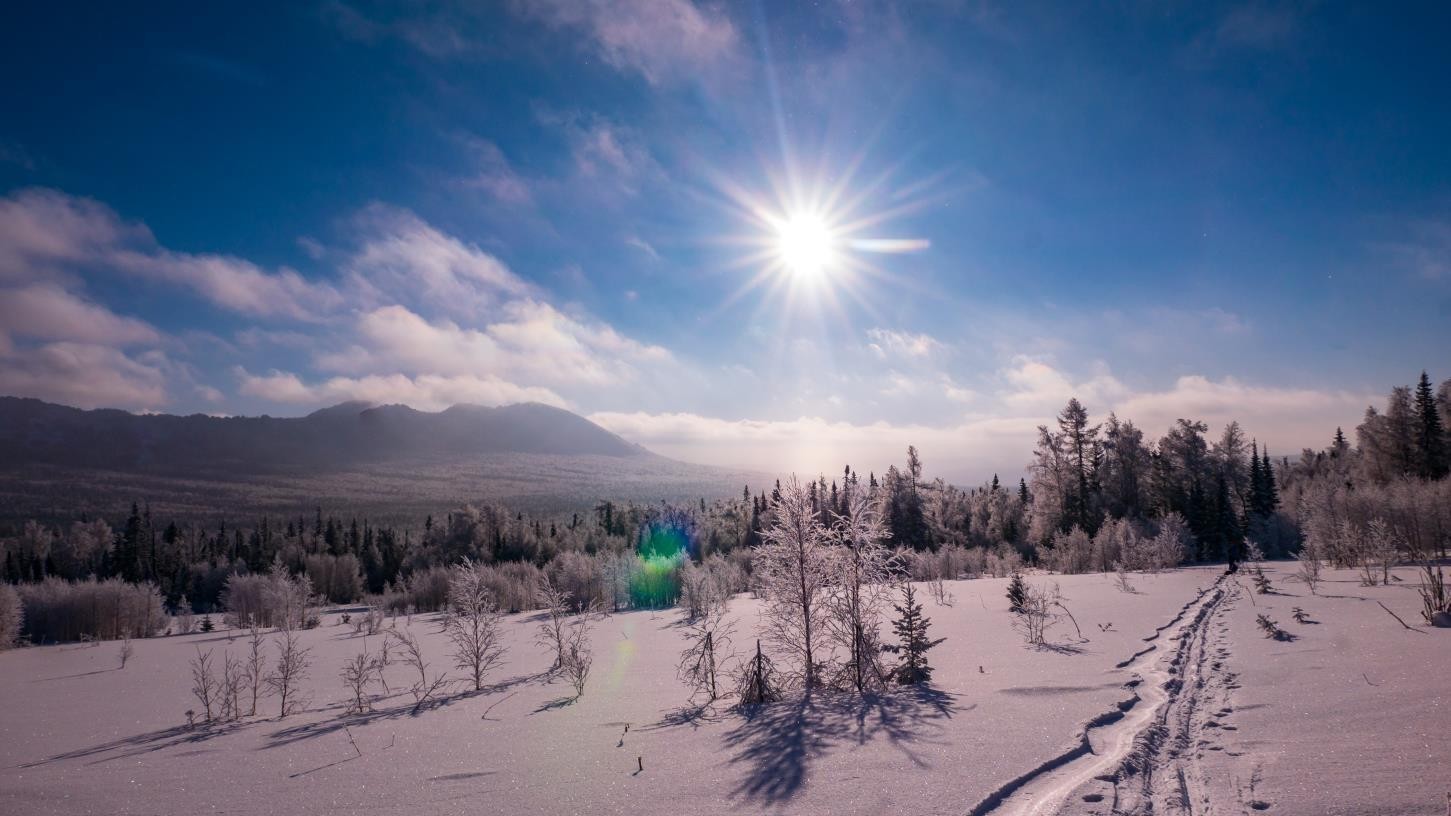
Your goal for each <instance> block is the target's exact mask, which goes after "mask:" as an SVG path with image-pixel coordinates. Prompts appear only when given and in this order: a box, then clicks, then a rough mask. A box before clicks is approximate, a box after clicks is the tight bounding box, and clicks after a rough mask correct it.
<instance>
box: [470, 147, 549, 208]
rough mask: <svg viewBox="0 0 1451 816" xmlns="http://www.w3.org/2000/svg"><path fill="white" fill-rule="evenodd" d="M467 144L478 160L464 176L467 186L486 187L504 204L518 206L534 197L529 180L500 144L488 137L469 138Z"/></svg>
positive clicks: (491, 195)
mask: <svg viewBox="0 0 1451 816" xmlns="http://www.w3.org/2000/svg"><path fill="white" fill-rule="evenodd" d="M464 146H465V149H466V150H467V151H468V152H469V154H470V156H471V157H472V158H473V162H474V172H473V174H472V175H470V176H468V177H466V178H465V179H464V180H463V184H464V186H466V187H472V188H475V189H478V190H482V191H484V193H486V194H487V195H488V196H489V197H490V198H492V199H493V200H494V201H496V202H498V203H501V204H509V205H514V206H518V205H522V204H528V203H530V202H531V201H532V200H533V197H534V196H533V193H532V191H531V190H530V189H529V182H528V181H526V180H525V179H524V177H523V176H520V175H519V174H518V173H517V172H515V170H514V167H513V165H511V164H510V163H509V159H508V158H507V157H505V156H504V151H503V150H500V149H499V146H498V145H496V144H494V143H493V142H491V141H489V140H487V139H478V138H468V139H466V140H465V143H464Z"/></svg>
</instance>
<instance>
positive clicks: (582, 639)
mask: <svg viewBox="0 0 1451 816" xmlns="http://www.w3.org/2000/svg"><path fill="white" fill-rule="evenodd" d="M593 665H594V651H593V650H592V649H591V648H590V642H589V618H588V617H585V616H581V617H580V618H579V619H577V620H575V621H573V622H572V624H571V625H570V627H569V631H568V635H567V636H566V640H565V644H564V659H563V661H562V662H561V664H560V669H561V670H562V671H563V672H564V676H565V677H566V678H567V679H568V680H569V683H570V685H572V686H574V697H575V699H576V700H577V699H579V698H580V696H581V695H583V694H584V684H585V681H586V680H588V679H589V670H590V667H591V666H593Z"/></svg>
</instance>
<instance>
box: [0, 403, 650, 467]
mask: <svg viewBox="0 0 1451 816" xmlns="http://www.w3.org/2000/svg"><path fill="white" fill-rule="evenodd" d="M495 453H535V454H552V455H560V456H641V455H649V452H648V451H646V450H645V449H644V448H642V447H640V446H639V445H634V444H631V443H630V442H626V441H625V440H624V439H621V438H620V437H619V436H616V435H615V434H613V433H610V432H609V431H607V430H605V429H604V428H601V427H600V426H598V425H596V424H594V423H593V422H590V421H589V420H587V419H585V418H584V417H581V416H579V415H578V414H573V413H570V412H569V411H566V410H564V409H562V408H554V407H551V406H548V405H541V404H539V403H532V402H531V403H522V404H518V405H505V406H502V407H499V408H486V407H483V406H480V405H455V406H454V407H452V408H449V409H448V410H446V411H441V412H438V413H429V412H426V411H417V410H414V409H413V408H409V407H408V406H406V405H382V406H373V405H369V404H367V403H361V402H345V403H342V404H341V405H334V406H333V407H331V408H324V409H322V410H320V411H315V412H313V413H311V414H309V415H307V416H305V417H301V418H293V419H278V418H275V417H268V416H262V417H225V418H223V417H210V416H205V415H202V414H194V415H192V416H171V415H167V414H131V413H127V412H125V411H116V410H99V411H82V410H80V409H77V408H69V407H67V406H64V405H53V404H51V403H48V402H42V401H40V400H36V399H18V398H15V397H0V462H5V463H9V464H11V465H21V464H44V465H58V466H66V467H82V468H106V469H113V470H114V469H119V470H137V471H143V472H148V473H175V472H178V471H182V472H193V471H214V470H232V471H237V470H240V471H246V472H268V471H273V470H278V469H282V470H288V471H297V470H311V469H318V470H326V471H331V470H336V469H337V468H339V467H341V466H346V465H354V464H367V463H379V462H387V461H391V460H395V459H399V458H404V457H406V458H410V459H416V458H433V457H441V458H445V459H451V460H458V459H461V458H466V457H470V456H476V455H479V454H495ZM0 467H4V466H0Z"/></svg>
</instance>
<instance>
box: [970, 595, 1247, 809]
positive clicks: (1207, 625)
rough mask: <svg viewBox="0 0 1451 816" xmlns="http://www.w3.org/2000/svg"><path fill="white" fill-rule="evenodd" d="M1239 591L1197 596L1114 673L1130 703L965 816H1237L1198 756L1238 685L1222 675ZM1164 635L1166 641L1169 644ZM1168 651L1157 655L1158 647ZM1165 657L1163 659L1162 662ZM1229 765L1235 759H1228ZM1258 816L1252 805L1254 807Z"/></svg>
mask: <svg viewBox="0 0 1451 816" xmlns="http://www.w3.org/2000/svg"><path fill="white" fill-rule="evenodd" d="M1238 589H1239V587H1238V585H1237V584H1235V583H1234V582H1233V581H1232V580H1231V579H1230V578H1229V577H1228V576H1221V577H1220V578H1219V579H1218V580H1217V581H1215V583H1214V584H1212V585H1211V586H1209V587H1208V588H1206V589H1203V590H1200V592H1199V595H1198V596H1197V597H1195V598H1194V599H1193V600H1190V601H1189V602H1188V603H1186V604H1185V605H1184V607H1183V608H1182V609H1180V610H1179V613H1178V614H1177V615H1175V616H1174V617H1173V618H1172V619H1171V620H1170V621H1169V622H1168V623H1166V624H1164V625H1163V626H1160V627H1158V629H1157V630H1156V631H1155V633H1154V634H1152V635H1150V636H1148V637H1146V638H1144V640H1145V641H1146V642H1149V643H1150V645H1149V646H1148V647H1147V648H1144V649H1141V650H1139V651H1137V652H1135V653H1134V654H1133V655H1132V656H1131V657H1129V658H1128V659H1126V660H1124V661H1123V662H1121V663H1119V664H1117V666H1116V668H1118V669H1127V670H1129V671H1131V672H1133V679H1132V680H1130V681H1129V682H1128V683H1125V684H1124V686H1125V688H1127V689H1129V690H1130V691H1131V692H1132V694H1131V696H1130V697H1129V698H1127V699H1125V700H1123V701H1121V702H1119V703H1118V705H1117V706H1116V707H1115V708H1114V709H1113V710H1110V711H1107V712H1104V713H1103V714H1100V715H1098V716H1097V717H1094V718H1093V719H1092V720H1090V721H1088V722H1087V723H1085V724H1084V725H1083V727H1082V729H1081V730H1080V731H1079V733H1078V735H1077V737H1076V739H1075V741H1074V743H1073V745H1072V746H1071V747H1070V748H1068V749H1067V750H1065V751H1064V752H1063V753H1060V754H1058V755H1056V756H1054V757H1052V758H1050V759H1049V760H1047V761H1046V762H1044V763H1042V764H1041V765H1039V766H1037V767H1035V768H1033V769H1031V770H1029V771H1028V772H1026V773H1024V774H1022V775H1021V776H1018V777H1017V778H1015V779H1013V780H1011V781H1009V782H1008V783H1006V784H1004V785H1002V786H1001V787H999V788H998V789H997V790H996V791H994V792H993V793H991V794H989V795H988V796H987V797H986V798H984V799H983V800H982V801H981V802H979V803H978V804H977V805H976V806H975V807H973V808H972V809H971V810H969V811H968V816H988V814H992V816H1108V814H1172V815H1173V816H1179V814H1212V813H1230V812H1234V813H1244V812H1246V811H1245V810H1244V809H1243V808H1242V807H1241V804H1243V803H1241V802H1239V801H1237V799H1238V797H1236V796H1235V795H1234V793H1233V791H1229V790H1226V789H1224V788H1223V786H1222V785H1221V784H1214V783H1213V782H1212V781H1211V780H1210V779H1209V778H1208V777H1207V775H1206V774H1205V772H1204V770H1203V768H1202V765H1201V761H1200V760H1201V759H1202V757H1203V756H1204V752H1205V751H1219V750H1223V746H1222V745H1218V744H1216V740H1215V739H1214V735H1215V734H1217V733H1223V732H1222V731H1219V729H1221V728H1223V727H1224V726H1223V724H1222V723H1221V722H1220V721H1219V720H1220V719H1222V718H1223V717H1224V716H1226V715H1228V714H1229V713H1230V712H1231V711H1232V708H1231V706H1230V704H1229V696H1230V692H1231V691H1232V690H1233V689H1234V688H1236V687H1237V686H1236V685H1235V683H1234V680H1235V676H1234V675H1233V674H1232V673H1231V672H1229V671H1228V670H1227V669H1226V668H1225V666H1224V659H1225V658H1226V657H1227V656H1228V655H1229V646H1228V637H1227V631H1228V629H1227V626H1226V625H1225V624H1224V622H1223V621H1222V620H1221V619H1220V618H1219V613H1220V612H1222V611H1223V610H1225V609H1227V608H1229V607H1230V606H1231V605H1232V604H1233V601H1234V599H1235V598H1236V597H1237V594H1238ZM1166 633H1167V634H1166ZM1161 638H1162V639H1163V641H1164V642H1165V643H1166V644H1171V645H1170V646H1169V647H1167V648H1165V649H1163V650H1160V649H1159V643H1158V641H1159V640H1160V639H1161ZM1161 652H1162V653H1161ZM1231 756H1233V754H1231ZM1251 806H1252V807H1254V809H1255V810H1260V809H1263V806H1262V804H1261V803H1259V802H1254V803H1251Z"/></svg>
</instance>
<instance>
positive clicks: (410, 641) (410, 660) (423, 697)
mask: <svg viewBox="0 0 1451 816" xmlns="http://www.w3.org/2000/svg"><path fill="white" fill-rule="evenodd" d="M388 637H391V638H393V641H394V642H395V643H396V644H397V645H398V649H399V651H400V652H401V653H402V662H403V663H406V664H407V665H408V666H410V667H412V669H413V671H414V672H415V673H417V675H418V679H417V680H414V681H413V685H412V686H410V687H409V689H408V691H409V693H410V694H412V695H413V713H414V714H417V713H418V712H419V711H422V710H423V707H424V706H425V705H427V704H428V702H429V701H430V700H432V699H433V698H434V697H436V696H437V695H438V693H439V692H440V691H441V690H443V689H445V688H447V686H448V684H449V682H450V681H449V679H448V675H447V673H440V674H437V675H435V676H434V677H432V678H430V677H429V676H428V662H427V661H426V660H424V658H423V646H422V644H420V643H419V642H418V638H417V637H416V636H414V635H413V634H412V633H411V632H406V631H399V630H398V629H389V630H388Z"/></svg>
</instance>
